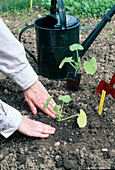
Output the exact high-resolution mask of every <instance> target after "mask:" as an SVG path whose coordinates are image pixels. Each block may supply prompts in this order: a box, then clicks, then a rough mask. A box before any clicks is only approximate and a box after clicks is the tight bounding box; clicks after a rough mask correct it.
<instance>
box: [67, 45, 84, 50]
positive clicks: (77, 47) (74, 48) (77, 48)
mask: <svg viewBox="0 0 115 170" xmlns="http://www.w3.org/2000/svg"><path fill="white" fill-rule="evenodd" d="M83 49H84V48H83V46H82V45H80V44H73V45H71V46H70V50H71V51H75V50H83Z"/></svg>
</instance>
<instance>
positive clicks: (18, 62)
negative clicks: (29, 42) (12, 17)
mask: <svg viewBox="0 0 115 170" xmlns="http://www.w3.org/2000/svg"><path fill="white" fill-rule="evenodd" d="M0 70H1V71H2V72H3V73H5V74H7V75H9V76H11V77H12V78H13V80H14V81H15V82H16V83H17V84H18V85H19V86H21V87H22V89H23V90H25V89H27V88H28V87H30V86H31V85H32V84H34V83H35V82H36V81H37V79H38V76H37V74H36V73H35V71H34V70H33V68H32V67H31V65H30V64H29V62H28V60H27V58H26V55H25V50H24V47H23V45H22V44H21V43H20V42H19V41H18V40H17V39H16V38H15V37H14V36H13V34H12V33H11V32H10V30H9V29H8V28H7V26H6V25H5V24H4V23H3V21H2V20H1V19H0Z"/></svg>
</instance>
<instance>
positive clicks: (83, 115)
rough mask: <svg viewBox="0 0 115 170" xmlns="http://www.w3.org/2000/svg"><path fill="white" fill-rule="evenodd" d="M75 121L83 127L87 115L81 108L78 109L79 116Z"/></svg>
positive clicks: (85, 123)
mask: <svg viewBox="0 0 115 170" xmlns="http://www.w3.org/2000/svg"><path fill="white" fill-rule="evenodd" d="M77 123H78V125H79V127H80V128H84V127H85V126H86V125H87V116H86V113H85V112H84V111H83V110H82V109H80V114H79V117H78V118H77Z"/></svg>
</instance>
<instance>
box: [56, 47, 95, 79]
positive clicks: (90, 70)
mask: <svg viewBox="0 0 115 170" xmlns="http://www.w3.org/2000/svg"><path fill="white" fill-rule="evenodd" d="M70 50H71V51H75V50H76V55H77V59H76V61H75V60H74V59H73V57H65V58H64V59H63V60H62V61H61V63H60V65H59V68H60V69H61V68H62V67H63V65H64V64H65V63H70V64H71V66H72V67H73V68H74V69H75V76H76V74H77V72H78V70H79V69H80V67H82V66H83V67H84V69H85V71H86V73H87V74H91V75H93V74H94V73H95V71H96V69H97V63H96V58H95V57H92V58H91V60H90V61H85V62H84V63H83V64H80V57H79V53H78V50H83V47H82V45H80V44H73V45H71V46H70Z"/></svg>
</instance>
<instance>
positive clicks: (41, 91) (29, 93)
mask: <svg viewBox="0 0 115 170" xmlns="http://www.w3.org/2000/svg"><path fill="white" fill-rule="evenodd" d="M24 95H25V99H26V101H27V103H28V105H29V107H30V109H31V111H32V113H33V114H36V113H37V108H36V107H38V108H40V109H41V110H42V111H43V112H44V113H46V114H48V115H49V116H51V117H53V118H56V113H55V112H54V110H53V108H52V106H51V104H49V105H48V107H47V109H43V105H44V104H45V103H46V101H47V99H48V98H49V97H50V95H49V93H48V92H47V90H46V89H45V87H44V86H43V85H42V83H41V82H40V81H39V80H37V81H36V82H35V83H34V84H33V85H32V86H30V87H29V88H28V89H26V90H25V91H24ZM51 103H52V105H53V106H55V105H56V103H55V102H54V100H53V99H51Z"/></svg>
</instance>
